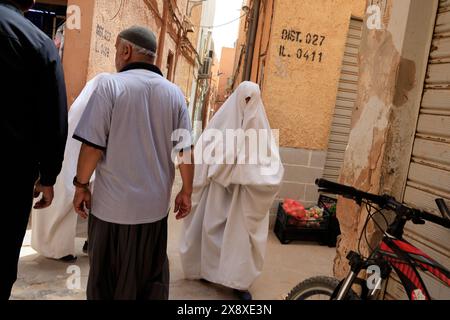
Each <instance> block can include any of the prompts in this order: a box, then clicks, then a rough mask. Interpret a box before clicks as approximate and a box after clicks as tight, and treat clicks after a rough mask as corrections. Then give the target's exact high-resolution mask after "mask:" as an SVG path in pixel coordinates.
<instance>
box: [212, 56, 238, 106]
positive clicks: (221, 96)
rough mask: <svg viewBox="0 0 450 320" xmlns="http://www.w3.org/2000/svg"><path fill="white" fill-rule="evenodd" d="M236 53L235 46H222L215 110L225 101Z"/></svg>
mask: <svg viewBox="0 0 450 320" xmlns="http://www.w3.org/2000/svg"><path fill="white" fill-rule="evenodd" d="M235 54H236V49H235V48H226V47H223V48H222V54H221V56H220V66H219V86H218V90H217V96H216V110H218V109H219V108H220V106H222V104H223V103H224V102H225V100H226V98H227V94H228V92H227V91H228V89H229V85H228V83H229V79H230V78H231V76H232V75H233V62H234V58H235Z"/></svg>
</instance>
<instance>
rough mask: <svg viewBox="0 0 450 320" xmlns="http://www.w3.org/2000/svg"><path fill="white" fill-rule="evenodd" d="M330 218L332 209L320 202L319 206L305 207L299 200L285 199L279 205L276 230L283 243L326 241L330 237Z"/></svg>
mask: <svg viewBox="0 0 450 320" xmlns="http://www.w3.org/2000/svg"><path fill="white" fill-rule="evenodd" d="M330 208H331V207H330ZM329 218H330V210H329V209H328V208H327V207H324V206H323V204H322V205H321V204H320V202H319V205H318V206H313V207H311V208H305V207H304V206H303V205H302V204H301V203H300V202H298V201H295V200H292V199H285V200H284V202H283V203H280V205H279V207H278V213H277V220H276V223H275V230H274V231H275V234H276V235H277V237H278V239H279V240H280V242H281V243H283V244H287V243H289V242H291V241H293V240H299V241H318V242H321V243H325V242H326V241H327V239H328V229H329V222H330V219H329Z"/></svg>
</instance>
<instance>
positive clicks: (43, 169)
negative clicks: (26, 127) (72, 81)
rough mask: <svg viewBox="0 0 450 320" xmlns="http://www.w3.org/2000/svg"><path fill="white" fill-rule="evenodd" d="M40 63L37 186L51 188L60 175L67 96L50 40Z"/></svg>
mask: <svg viewBox="0 0 450 320" xmlns="http://www.w3.org/2000/svg"><path fill="white" fill-rule="evenodd" d="M41 59H42V63H43V67H42V73H41V77H42V78H41V80H40V81H39V82H40V83H39V84H38V86H40V90H39V91H40V92H41V97H39V99H40V100H39V102H38V107H39V111H38V112H39V113H38V119H36V121H37V122H38V126H37V127H38V132H37V136H38V137H39V138H38V140H37V141H36V142H37V144H38V155H37V156H38V161H39V173H40V181H39V182H40V184H41V185H42V186H46V187H49V186H53V185H54V184H55V182H56V178H57V176H58V175H59V173H60V171H61V166H62V162H63V159H64V149H65V146H66V140H67V130H68V123H67V96H66V87H65V82H64V74H63V70H62V65H61V60H60V58H59V55H58V51H57V50H56V48H55V47H54V45H53V43H52V42H51V41H50V40H49V41H48V43H46V45H45V47H44V49H42V52H41Z"/></svg>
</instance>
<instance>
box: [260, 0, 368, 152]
mask: <svg viewBox="0 0 450 320" xmlns="http://www.w3.org/2000/svg"><path fill="white" fill-rule="evenodd" d="M365 4H366V3H365V0H360V1H356V0H351V1H350V0H315V1H290V0H278V1H276V2H275V6H274V17H273V23H272V31H271V40H270V48H269V53H268V58H267V62H266V68H265V70H266V71H265V80H264V84H263V99H264V102H265V106H266V110H267V114H268V116H269V119H270V123H271V126H272V128H279V129H280V130H281V134H280V143H281V146H283V147H294V148H302V149H313V150H325V149H326V148H327V145H328V137H329V132H330V125H331V120H332V115H333V111H334V106H335V100H336V94H337V82H338V79H339V75H340V71H341V64H342V58H343V53H344V46H345V41H346V36H347V32H348V27H349V22H350V17H351V16H352V15H354V16H357V17H362V16H363V14H364V12H365V8H366V7H365Z"/></svg>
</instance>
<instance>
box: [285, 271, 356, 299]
mask: <svg viewBox="0 0 450 320" xmlns="http://www.w3.org/2000/svg"><path fill="white" fill-rule="evenodd" d="M339 285H340V281H339V280H338V279H336V278H332V277H324V276H319V277H313V278H309V279H306V280H305V281H303V282H300V283H299V284H298V285H296V286H295V287H294V288H293V289H292V290H291V292H289V294H288V295H287V297H286V300H306V299H308V298H310V297H311V296H313V295H317V294H323V295H325V296H329V297H330V300H331V298H332V296H333V293H334V292H335V290H336V288H337V287H338V286H339ZM345 300H361V299H360V297H359V296H358V295H357V294H356V293H355V292H354V291H353V290H351V289H350V291H349V292H348V294H347V297H346V298H345Z"/></svg>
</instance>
